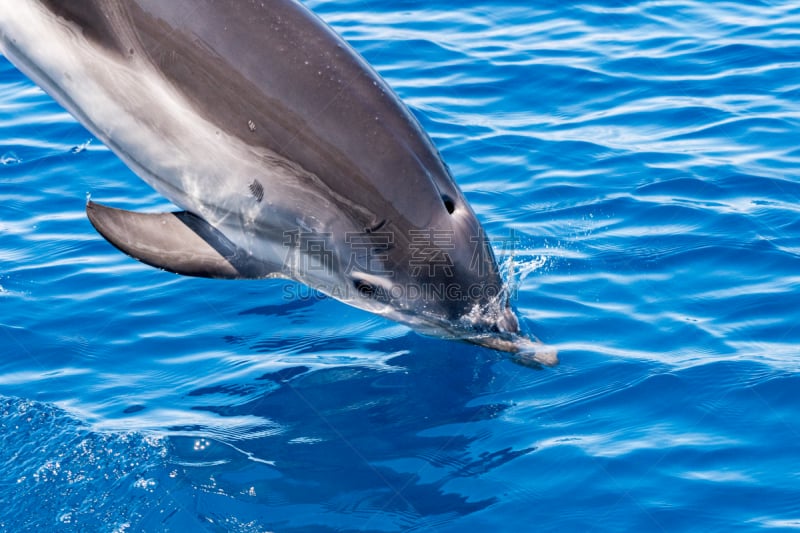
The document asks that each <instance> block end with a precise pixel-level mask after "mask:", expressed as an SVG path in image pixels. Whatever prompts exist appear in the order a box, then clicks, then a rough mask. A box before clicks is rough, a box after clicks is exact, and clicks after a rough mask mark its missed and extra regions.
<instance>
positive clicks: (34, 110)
mask: <svg viewBox="0 0 800 533" xmlns="http://www.w3.org/2000/svg"><path fill="white" fill-rule="evenodd" d="M308 5H309V6H310V7H311V8H312V9H314V10H315V12H317V13H318V14H319V15H320V16H321V17H322V18H324V19H325V20H326V21H328V22H329V23H330V24H331V25H332V26H333V27H334V28H335V29H336V30H337V31H339V32H340V33H341V34H342V35H343V36H344V37H345V38H346V39H347V40H348V41H349V42H350V43H352V45H353V46H354V47H355V48H356V49H357V50H359V51H360V52H361V53H362V54H363V55H364V56H365V57H366V58H367V59H368V60H369V61H370V63H372V65H373V66H375V68H376V69H377V70H378V71H379V72H380V73H381V74H382V75H383V76H384V77H385V78H386V79H387V80H388V81H389V83H390V84H391V85H392V86H393V87H394V88H395V89H396V91H397V92H398V94H399V95H400V96H401V97H402V98H403V100H404V101H405V102H406V103H407V104H408V105H409V106H410V107H411V109H412V111H413V112H414V113H415V114H416V115H417V116H418V117H419V118H420V120H421V122H422V123H423V125H424V126H425V128H426V129H427V131H428V132H429V133H430V134H431V136H432V138H433V139H434V140H435V142H436V144H437V146H438V147H439V148H440V150H441V152H442V155H443V157H444V158H445V160H446V161H447V162H448V164H449V165H450V167H451V169H452V170H453V173H454V175H455V176H456V179H457V181H458V182H459V184H460V185H461V187H462V189H463V190H464V191H465V193H466V195H467V197H468V199H469V200H470V202H471V203H472V205H473V207H474V208H475V210H476V212H477V213H478V216H479V218H480V219H481V221H482V222H483V224H484V226H485V227H486V229H487V231H488V233H489V235H491V236H492V237H493V238H494V242H495V243H496V249H497V252H498V254H499V255H500V256H502V258H503V260H504V262H505V264H506V267H507V270H508V275H509V277H510V278H513V279H516V280H518V283H519V286H518V290H517V292H516V294H515V305H516V307H517V309H518V310H519V312H520V314H521V315H522V316H523V317H525V319H526V320H527V321H528V323H529V326H530V328H531V329H532V330H533V331H534V332H536V334H537V335H538V336H539V337H540V338H542V339H543V340H544V341H546V342H548V343H551V344H554V345H556V346H557V347H558V348H559V350H560V357H561V364H560V365H559V366H558V367H556V368H553V369H546V370H540V371H537V370H534V369H530V368H526V367H521V366H518V365H515V364H513V363H512V362H510V361H509V360H508V359H507V358H505V357H504V356H503V355H501V354H499V353H496V352H493V351H491V350H487V349H484V348H479V347H475V346H470V345H466V344H461V343H456V342H449V341H442V340H436V339H430V338H425V337H421V336H419V335H416V334H414V333H412V332H410V331H409V330H408V329H407V328H405V327H403V326H399V325H396V324H394V323H390V322H387V321H385V320H383V319H381V318H379V317H376V316H373V315H370V314H368V313H365V312H362V311H359V310H356V309H352V308H349V307H347V306H345V305H343V304H341V303H338V302H336V301H333V300H329V299H321V298H316V297H312V296H313V295H310V293H308V292H304V291H302V290H300V289H299V287H298V286H296V285H291V284H290V283H288V282H282V281H278V280H270V281H258V282H226V281H215V280H204V279H190V278H181V277H178V276H174V275H172V274H168V273H164V272H160V271H157V270H155V269H152V268H149V267H146V266H144V265H142V264H140V263H137V262H136V261H134V260H132V259H130V258H128V257H126V256H124V255H123V254H121V253H119V252H118V251H116V250H115V249H113V248H112V247H111V246H110V245H109V244H107V243H106V242H105V241H104V240H103V239H102V238H101V237H100V236H99V235H97V234H96V233H95V232H94V230H93V229H92V227H91V225H90V224H89V222H88V220H87V219H86V217H85V214H84V205H85V199H86V197H87V195H89V194H90V195H91V196H92V198H93V199H96V200H98V201H102V202H104V203H107V204H111V205H115V206H118V207H123V208H128V209H137V210H160V209H164V208H168V207H169V204H168V203H167V201H166V200H164V199H163V198H161V197H160V196H159V195H157V194H156V193H154V192H153V191H151V190H150V189H149V188H148V187H147V186H146V185H144V184H143V183H142V182H141V181H140V180H139V179H138V178H136V176H135V175H133V174H132V173H131V172H130V171H129V170H128V169H127V168H126V167H125V166H124V165H123V164H122V163H121V162H120V161H119V160H118V159H117V158H116V157H115V156H114V155H113V154H112V153H111V152H109V151H108V150H107V149H106V148H105V147H103V146H102V145H101V144H100V143H99V142H98V141H97V140H95V139H93V138H92V136H91V135H90V134H89V133H88V132H87V131H86V130H84V129H83V128H82V127H81V126H80V125H79V124H77V123H76V122H75V120H74V119H72V118H71V117H70V116H69V115H68V114H66V113H65V112H64V111H63V110H62V109H61V108H60V107H59V106H58V105H57V104H55V103H54V102H53V101H52V100H51V99H50V98H49V97H48V96H46V95H45V94H44V93H43V92H42V91H41V90H39V89H38V88H36V87H35V86H33V85H32V84H31V83H30V82H29V81H28V80H27V79H26V78H25V77H24V76H23V75H21V74H20V73H19V72H17V71H16V70H15V69H14V68H13V67H12V66H11V65H10V64H9V63H8V62H7V61H5V60H4V59H0V310H1V311H0V501H2V503H3V505H0V529H2V530H7V531H33V530H55V531H120V532H122V531H187V530H194V531H197V530H207V531H281V532H298V531H323V532H324V531H374V532H392V531H437V532H438V531H447V532H456V531H458V532H461V531H480V530H487V531H531V530H542V531H551V530H561V531H565V530H577V531H620V530H623V531H755V530H770V531H780V530H791V529H798V528H800V444H799V443H800V328H799V327H798V324H799V323H800V207H799V206H800V143H799V142H798V140H800V59H798V58H800V6H797V5H796V3H794V2H788V1H777V0H776V1H756V2H752V1H750V2H744V1H743V0H732V1H728V2H721V3H708V2H699V1H694V0H674V1H633V0H632V1H611V0H608V1H601V0H586V1H582V2H571V1H565V2H553V1H549V0H545V1H539V2H533V3H531V2H523V1H521V0H498V1H495V2H491V3H488V2H486V1H485V0H465V1H460V2H452V1H445V0H428V1H426V2H422V1H417V0H403V1H398V2H391V3H387V2H380V1H377V0H349V1H344V2H342V1H340V2H333V1H330V0H325V1H323V0H315V1H310V2H308Z"/></svg>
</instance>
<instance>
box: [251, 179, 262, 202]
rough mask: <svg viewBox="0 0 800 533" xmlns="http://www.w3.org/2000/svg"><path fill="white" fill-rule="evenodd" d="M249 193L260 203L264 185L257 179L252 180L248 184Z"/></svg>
mask: <svg viewBox="0 0 800 533" xmlns="http://www.w3.org/2000/svg"><path fill="white" fill-rule="evenodd" d="M250 194H252V195H253V197H254V198H255V199H256V200H257V201H258V202H259V203H261V202H262V201H263V200H264V186H263V185H261V183H260V182H259V181H258V180H253V183H251V184H250Z"/></svg>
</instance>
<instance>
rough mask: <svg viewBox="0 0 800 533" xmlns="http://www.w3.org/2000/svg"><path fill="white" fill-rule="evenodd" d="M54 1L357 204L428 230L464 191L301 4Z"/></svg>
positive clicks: (86, 29)
mask: <svg viewBox="0 0 800 533" xmlns="http://www.w3.org/2000/svg"><path fill="white" fill-rule="evenodd" d="M45 3H46V4H47V5H48V6H49V8H50V9H51V10H52V11H54V12H56V13H59V14H60V15H61V16H62V17H64V18H65V19H67V20H70V21H71V22H73V23H74V24H75V25H76V26H78V27H79V28H81V30H82V31H83V33H84V35H85V36H86V37H87V38H88V39H89V40H92V41H94V42H95V43H96V44H97V46H99V47H102V48H104V49H106V50H113V51H114V52H115V53H116V54H118V55H119V56H120V58H123V59H124V58H126V57H128V56H131V59H134V57H133V56H136V55H137V54H143V55H145V56H146V59H147V60H148V61H149V62H151V63H152V64H153V65H154V66H155V67H156V69H157V70H158V71H159V72H160V73H161V74H162V75H163V76H164V77H165V78H167V79H168V80H169V81H170V82H171V83H172V84H173V85H174V86H175V87H177V88H179V90H180V91H181V93H182V94H183V95H185V96H186V97H187V98H188V99H189V100H190V101H191V102H192V104H193V105H194V106H195V107H196V109H197V111H198V112H199V113H200V114H201V115H203V116H205V117H206V119H208V120H209V121H210V122H212V123H214V124H216V125H217V126H218V127H220V128H222V129H224V130H225V132H226V133H228V134H230V135H234V136H236V137H239V138H242V139H243V140H245V141H246V142H247V143H248V144H254V145H259V146H264V147H267V148H269V149H270V150H272V151H274V152H276V153H277V154H279V155H280V156H282V157H284V158H286V159H287V160H290V161H294V162H296V163H298V164H299V165H300V166H302V167H303V168H304V169H305V170H306V171H308V172H310V173H312V174H314V175H316V176H319V177H320V178H321V179H323V180H324V181H325V184H326V185H327V186H328V187H330V188H331V189H332V190H333V191H334V192H336V193H339V194H340V195H342V196H343V197H347V198H348V199H349V200H350V201H352V202H353V203H355V204H356V205H360V206H364V207H366V208H367V209H368V210H369V209H370V208H371V207H372V206H373V205H374V203H375V201H376V199H380V201H381V202H383V204H382V205H381V209H383V210H387V211H388V212H387V213H385V217H386V218H390V219H394V220H397V218H398V217H407V218H410V220H409V222H410V223H411V224H412V225H413V226H415V227H426V226H427V225H428V224H429V223H430V213H428V211H430V210H433V209H441V203H440V202H439V201H438V198H439V197H440V195H447V196H448V197H450V198H456V197H458V195H459V193H458V192H457V189H456V187H455V185H454V184H453V182H452V179H450V177H449V175H448V173H447V170H446V169H445V168H444V165H443V164H442V162H441V159H440V158H439V157H438V154H437V152H436V150H435V148H434V147H433V144H432V143H431V141H430V140H429V138H428V136H427V135H426V134H425V133H424V131H423V130H422V128H421V127H420V126H419V124H418V122H417V121H416V119H415V118H414V117H413V116H412V115H411V114H410V113H409V112H408V110H407V108H406V107H405V106H404V105H403V104H402V103H401V102H400V101H399V100H398V99H397V97H396V96H395V95H394V93H393V92H392V90H391V89H390V88H389V87H388V86H387V85H386V84H385V82H383V80H382V79H381V78H380V77H379V76H378V75H376V74H375V73H374V71H373V70H372V69H371V68H370V67H369V65H367V64H366V62H365V61H364V60H363V59H362V58H361V57H360V56H359V55H358V54H356V53H355V52H354V51H353V50H352V49H351V48H350V47H349V46H348V45H347V44H346V43H345V42H344V41H343V40H342V39H341V38H340V37H338V36H337V35H336V34H335V33H334V32H333V31H331V30H330V29H329V28H328V27H327V26H326V25H325V24H324V23H322V22H321V21H320V20H319V19H318V18H317V17H316V16H314V15H313V14H311V13H310V12H309V11H308V10H306V9H305V8H303V7H302V6H300V5H299V4H298V3H297V2H295V1H294V0H264V1H259V2H251V1H239V2H221V1H214V0H192V1H180V0H170V1H168V2H165V1H163V0H130V1H126V2H108V1H99V0H98V1H92V0H83V1H78V2H76V1H75V0H45ZM198 45H199V46H198ZM265 51H268V53H265ZM354 184H356V186H354ZM409 191H415V194H413V195H411V194H409ZM387 199H388V200H390V202H389V203H385V200H387ZM426 203H429V204H430V205H426ZM366 222H368V221H366Z"/></svg>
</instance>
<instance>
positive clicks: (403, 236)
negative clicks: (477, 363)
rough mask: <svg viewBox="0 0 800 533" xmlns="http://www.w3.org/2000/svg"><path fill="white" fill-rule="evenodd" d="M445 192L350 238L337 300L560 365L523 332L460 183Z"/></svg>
mask: <svg viewBox="0 0 800 533" xmlns="http://www.w3.org/2000/svg"><path fill="white" fill-rule="evenodd" d="M450 183H451V184H452V183H453V182H452V181H450ZM437 193H438V194H436V195H429V196H427V197H420V198H419V199H418V204H419V205H417V206H416V208H415V209H414V210H413V211H412V210H407V211H406V212H413V213H414V214H415V215H416V216H398V215H397V213H398V211H396V212H395V217H393V218H388V217H387V218H380V217H379V216H378V215H377V213H376V214H375V219H376V220H377V223H375V224H373V225H372V226H371V227H369V228H367V229H366V230H365V231H362V232H353V231H351V232H345V233H346V237H345V238H344V239H343V242H342V239H341V238H339V239H338V240H339V241H340V242H339V243H338V244H337V245H336V246H335V247H336V249H338V250H344V253H339V254H338V256H339V257H338V259H339V262H340V263H341V265H343V268H341V269H340V271H339V280H338V284H339V287H340V291H339V294H333V295H334V296H335V297H337V298H338V299H341V300H344V301H347V302H348V303H350V304H351V305H354V306H356V307H360V308H363V309H366V310H369V311H371V312H374V313H378V314H381V315H383V316H386V317H387V318H390V319H392V320H395V321H398V322H401V323H404V324H407V325H409V326H410V327H412V328H413V329H414V330H416V331H418V332H420V333H422V334H428V335H432V336H436V337H444V338H454V339H461V340H464V341H468V342H471V343H474V344H478V345H481V346H485V347H488V348H492V349H496V350H501V351H505V352H511V353H514V354H516V359H517V360H518V361H520V362H523V363H524V362H532V363H538V364H542V365H547V366H552V365H555V364H557V362H558V359H557V357H556V352H555V350H553V349H551V348H549V347H546V346H545V345H543V344H542V343H541V342H539V341H538V340H536V339H535V338H533V337H530V336H528V335H526V334H525V333H524V332H523V330H522V329H521V326H520V321H519V319H518V318H517V315H516V313H515V311H514V309H513V308H512V306H511V302H510V298H509V294H508V290H507V287H506V286H505V284H504V282H503V279H502V276H501V274H500V270H499V268H498V264H497V261H496V259H495V256H494V253H493V251H492V247H491V243H490V242H489V239H488V238H487V236H486V234H485V232H484V231H483V228H482V227H481V224H480V223H479V221H478V219H477V217H476V216H475V213H474V212H473V210H472V208H471V207H470V205H469V204H468V203H467V201H466V199H465V198H464V196H463V194H462V193H461V191H460V190H459V189H458V188H457V187H455V185H454V184H453V186H452V187H451V188H450V189H449V190H447V191H446V192H441V191H438V190H437ZM420 213H423V214H424V216H420ZM316 285H317V286H320V285H321V284H319V283H317V284H316ZM341 288H344V289H345V290H344V293H346V294H343V293H342V291H341Z"/></svg>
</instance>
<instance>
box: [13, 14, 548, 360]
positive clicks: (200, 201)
mask: <svg viewBox="0 0 800 533" xmlns="http://www.w3.org/2000/svg"><path fill="white" fill-rule="evenodd" d="M0 49H2V52H3V54H4V55H6V56H7V57H8V58H9V59H10V60H11V61H12V62H13V63H14V64H15V65H16V66H17V67H18V68H19V69H20V70H22V71H23V72H24V73H26V74H27V75H28V76H29V77H30V78H31V79H32V80H33V81H34V82H36V83H37V84H38V85H40V86H41V87H42V88H43V89H44V90H46V91H47V92H48V93H49V94H51V95H52V96H53V97H54V98H55V99H56V100H57V101H58V102H59V103H61V104H62V105H63V106H64V107H65V108H66V109H67V110H68V111H70V112H71V113H72V114H73V115H74V116H75V117H76V118H77V119H78V120H79V121H80V122H81V123H82V124H83V125H84V126H86V127H87V128H88V129H89V130H90V131H92V133H93V134H94V135H96V136H97V137H98V138H99V139H100V140H101V141H103V142H104V143H105V144H106V145H107V146H108V147H109V148H110V149H111V150H113V151H114V152H115V153H116V154H117V155H118V156H119V157H120V158H121V159H122V160H123V161H124V162H125V163H126V164H127V165H128V166H129V167H130V168H131V169H132V170H133V171H134V172H135V173H136V174H137V175H139V176H140V177H141V178H142V179H143V180H144V181H145V182H147V183H148V184H150V185H151V186H152V187H154V188H155V189H156V190H157V191H159V192H160V193H161V194H163V195H164V196H165V197H166V198H168V199H169V200H170V201H172V202H173V203H174V204H175V205H177V206H179V207H180V208H181V209H183V210H184V211H182V212H179V213H160V214H141V213H132V212H127V211H122V210H119V209H113V208H109V207H104V206H101V205H98V204H95V203H91V202H90V203H89V204H88V205H87V212H88V214H89V218H90V220H91V222H92V224H93V225H94V226H95V228H96V229H97V230H98V231H99V232H100V233H101V234H102V235H103V236H104V237H105V238H106V239H108V240H109V241H110V242H111V243H112V244H113V245H114V246H116V247H117V248H119V249H120V250H122V251H124V252H125V253H127V254H129V255H131V256H133V257H134V258H136V259H139V260H140V261H143V262H145V263H147V264H150V265H153V266H156V267H159V268H163V269H165V270H169V271H172V272H176V273H179V274H184V275H193V276H206V277H217V278H269V277H283V278H288V279H293V280H296V281H298V282H301V283H305V284H307V285H309V286H311V287H314V288H316V289H318V290H320V291H321V292H323V293H325V294H328V295H330V296H333V297H334V298H337V299H339V300H342V301H344V302H346V303H349V304H351V305H354V306H356V307H360V308H363V309H367V310H369V311H372V312H375V313H378V314H381V315H383V316H386V317H388V318H390V319H393V320H396V321H399V322H402V323H404V324H407V325H409V326H411V327H412V328H414V329H415V330H417V331H420V332H422V333H426V334H432V335H436V336H440V337H448V338H458V339H462V340H467V341H470V342H473V343H476V344H480V345H483V346H487V347H491V348H495V349H498V350H503V351H507V352H512V353H516V354H518V355H517V356H518V357H519V358H520V359H521V360H523V361H532V362H537V363H541V364H545V365H552V364H555V363H556V362H557V358H556V354H555V350H552V349H550V348H547V347H545V346H544V345H542V344H541V343H540V342H538V341H537V340H535V339H533V338H529V337H527V336H525V335H524V334H522V333H521V332H520V325H519V322H518V320H517V318H516V315H515V314H514V312H513V310H512V308H511V306H510V305H509V302H508V295H507V294H506V292H505V290H504V287H503V282H502V279H501V276H500V273H499V272H498V267H497V263H496V260H495V258H494V255H493V253H492V250H491V247H490V245H489V242H488V239H486V237H485V235H484V233H483V230H482V228H481V226H480V224H479V222H478V220H477V218H476V217H475V214H474V212H473V211H472V209H471V207H470V206H469V204H467V202H466V200H465V198H464V195H463V194H462V192H461V191H460V190H459V188H458V186H457V185H456V184H455V182H454V181H453V179H452V177H451V176H450V173H449V171H448V169H447V167H446V166H445V164H444V163H443V162H442V160H441V158H440V156H439V154H438V152H437V150H436V148H435V147H434V146H433V144H432V142H431V140H430V139H429V137H428V136H427V135H426V134H425V132H424V131H423V130H422V128H421V127H420V125H419V123H418V122H417V120H416V119H415V118H414V116H413V115H412V114H411V113H410V112H409V111H408V109H407V108H406V107H405V106H404V105H403V104H402V103H401V102H400V100H399V99H398V98H397V97H396V96H395V94H394V93H393V92H392V90H391V89H390V88H389V86H388V85H387V84H386V83H385V82H384V81H383V80H382V79H381V78H380V77H379V76H378V75H377V74H376V73H375V72H374V71H373V70H372V69H371V67H370V66H369V65H368V64H367V63H366V62H365V61H364V60H363V59H362V58H361V57H360V56H359V55H358V54H357V53H356V52H354V51H353V50H352V49H351V48H350V47H349V46H348V45H347V44H346V43H345V42H344V40H342V39H341V38H340V37H339V36H338V35H337V34H336V33H334V32H333V30H331V29H330V28H329V27H328V26H327V25H326V24H324V23H323V22H322V21H321V20H320V19H318V18H317V17H316V16H314V15H313V14H312V13H311V12H310V11H309V10H308V9H306V8H305V7H303V6H302V4H300V3H299V2H296V1H295V0H262V1H258V2H250V1H226V0H169V1H164V0H125V1H123V0H119V1H115V0H0Z"/></svg>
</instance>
